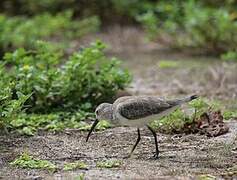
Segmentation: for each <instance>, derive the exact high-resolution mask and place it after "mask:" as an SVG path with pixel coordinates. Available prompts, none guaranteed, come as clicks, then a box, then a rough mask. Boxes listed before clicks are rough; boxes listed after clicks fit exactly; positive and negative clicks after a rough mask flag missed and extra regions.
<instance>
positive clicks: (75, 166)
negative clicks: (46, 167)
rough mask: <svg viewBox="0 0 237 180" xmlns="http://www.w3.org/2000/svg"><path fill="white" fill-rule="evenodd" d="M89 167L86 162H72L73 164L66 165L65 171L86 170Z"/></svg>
mask: <svg viewBox="0 0 237 180" xmlns="http://www.w3.org/2000/svg"><path fill="white" fill-rule="evenodd" d="M86 168H87V165H86V164H85V163H84V162H81V161H76V162H72V163H66V164H64V168H63V170H64V171H71V170H75V169H86Z"/></svg>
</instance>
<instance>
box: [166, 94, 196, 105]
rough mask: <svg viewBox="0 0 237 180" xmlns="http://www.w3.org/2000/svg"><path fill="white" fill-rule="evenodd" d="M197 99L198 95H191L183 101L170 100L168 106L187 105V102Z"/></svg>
mask: <svg viewBox="0 0 237 180" xmlns="http://www.w3.org/2000/svg"><path fill="white" fill-rule="evenodd" d="M197 98H198V95H192V96H188V97H185V98H183V99H176V100H170V101H168V103H169V104H172V105H174V106H175V105H181V104H183V103H187V102H190V101H192V100H194V99H197Z"/></svg>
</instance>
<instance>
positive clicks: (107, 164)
mask: <svg viewBox="0 0 237 180" xmlns="http://www.w3.org/2000/svg"><path fill="white" fill-rule="evenodd" d="M121 164H122V162H121V161H119V160H105V161H100V162H97V163H96V167H99V168H116V167H119V166H121Z"/></svg>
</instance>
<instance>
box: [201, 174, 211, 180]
mask: <svg viewBox="0 0 237 180" xmlns="http://www.w3.org/2000/svg"><path fill="white" fill-rule="evenodd" d="M197 179H198V180H214V179H216V177H215V176H212V175H210V174H203V175H200V176H198V178H197Z"/></svg>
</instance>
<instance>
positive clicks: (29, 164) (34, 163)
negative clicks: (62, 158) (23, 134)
mask: <svg viewBox="0 0 237 180" xmlns="http://www.w3.org/2000/svg"><path fill="white" fill-rule="evenodd" d="M10 164H11V165H12V166H16V167H19V168H28V169H44V170H48V171H50V172H54V171H55V170H56V169H57V167H56V165H54V164H53V163H51V162H50V161H47V160H40V159H34V158H33V156H30V155H29V154H27V153H23V154H22V155H21V156H20V157H18V158H17V159H15V160H14V161H12V162H11V163H10Z"/></svg>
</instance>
